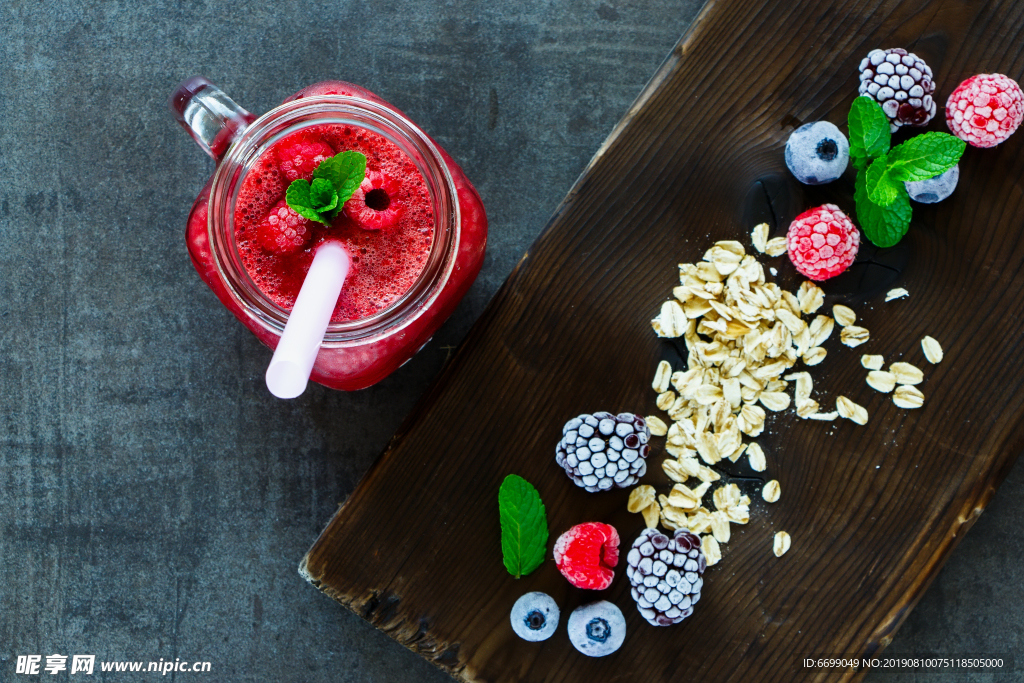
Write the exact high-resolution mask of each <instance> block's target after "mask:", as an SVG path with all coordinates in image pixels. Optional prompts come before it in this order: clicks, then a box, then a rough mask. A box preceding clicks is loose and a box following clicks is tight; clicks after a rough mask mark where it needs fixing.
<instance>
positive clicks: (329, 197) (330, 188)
mask: <svg viewBox="0 0 1024 683" xmlns="http://www.w3.org/2000/svg"><path fill="white" fill-rule="evenodd" d="M309 198H310V199H311V200H312V202H313V206H314V207H316V210H317V212H318V213H325V212H327V211H330V210H331V209H333V208H334V207H336V206H337V205H338V193H337V192H336V191H335V189H334V185H332V184H331V181H329V180H325V179H324V178H314V179H313V182H312V184H311V185H310V186H309Z"/></svg>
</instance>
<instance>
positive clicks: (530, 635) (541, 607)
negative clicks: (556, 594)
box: [509, 591, 559, 642]
mask: <svg viewBox="0 0 1024 683" xmlns="http://www.w3.org/2000/svg"><path fill="white" fill-rule="evenodd" d="M558 616H559V611H558V605H557V604H556V603H555V601H554V599H553V598H552V597H551V596H550V595H548V594H547V593H541V592H539V591H534V592H533V593H527V594H526V595H524V596H522V597H521V598H519V599H518V600H516V604H514V605H512V614H511V615H510V617H509V618H510V619H511V620H512V630H513V631H515V632H516V635H518V636H519V637H520V638H522V639H523V640H529V641H531V642H536V641H538V640H547V639H548V638H550V637H551V636H553V635H554V634H555V630H556V629H557V628H558Z"/></svg>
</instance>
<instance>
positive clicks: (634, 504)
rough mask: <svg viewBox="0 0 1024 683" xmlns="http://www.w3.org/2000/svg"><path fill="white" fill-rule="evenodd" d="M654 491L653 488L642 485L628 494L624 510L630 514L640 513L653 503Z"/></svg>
mask: <svg viewBox="0 0 1024 683" xmlns="http://www.w3.org/2000/svg"><path fill="white" fill-rule="evenodd" d="M654 499H655V491H654V487H653V486H648V485H647V484H643V485H641V486H637V487H636V488H635V489H633V490H632V491H630V492H629V502H628V503H626V509H627V510H629V511H630V512H640V511H641V510H643V509H644V508H646V507H647V506H649V505H650V504H651V503H653V502H655V500H654Z"/></svg>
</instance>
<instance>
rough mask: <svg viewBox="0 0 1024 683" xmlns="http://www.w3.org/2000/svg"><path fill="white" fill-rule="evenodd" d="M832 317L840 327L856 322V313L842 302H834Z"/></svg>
mask: <svg viewBox="0 0 1024 683" xmlns="http://www.w3.org/2000/svg"><path fill="white" fill-rule="evenodd" d="M832 317H833V318H835V319H836V322H837V323H839V325H840V326H841V327H846V326H847V325H852V324H854V323H855V322H857V314H856V313H854V312H853V309H852V308H848V307H846V306H843V305H842V304H836V305H835V306H833V307H832Z"/></svg>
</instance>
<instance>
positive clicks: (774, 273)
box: [768, 268, 779, 277]
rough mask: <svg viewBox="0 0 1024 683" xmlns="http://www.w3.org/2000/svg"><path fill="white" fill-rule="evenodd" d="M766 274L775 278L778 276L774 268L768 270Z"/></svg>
mask: <svg viewBox="0 0 1024 683" xmlns="http://www.w3.org/2000/svg"><path fill="white" fill-rule="evenodd" d="M768 272H770V273H771V274H772V277H777V276H778V274H779V271H778V270H777V269H775V268H769V269H768Z"/></svg>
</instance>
